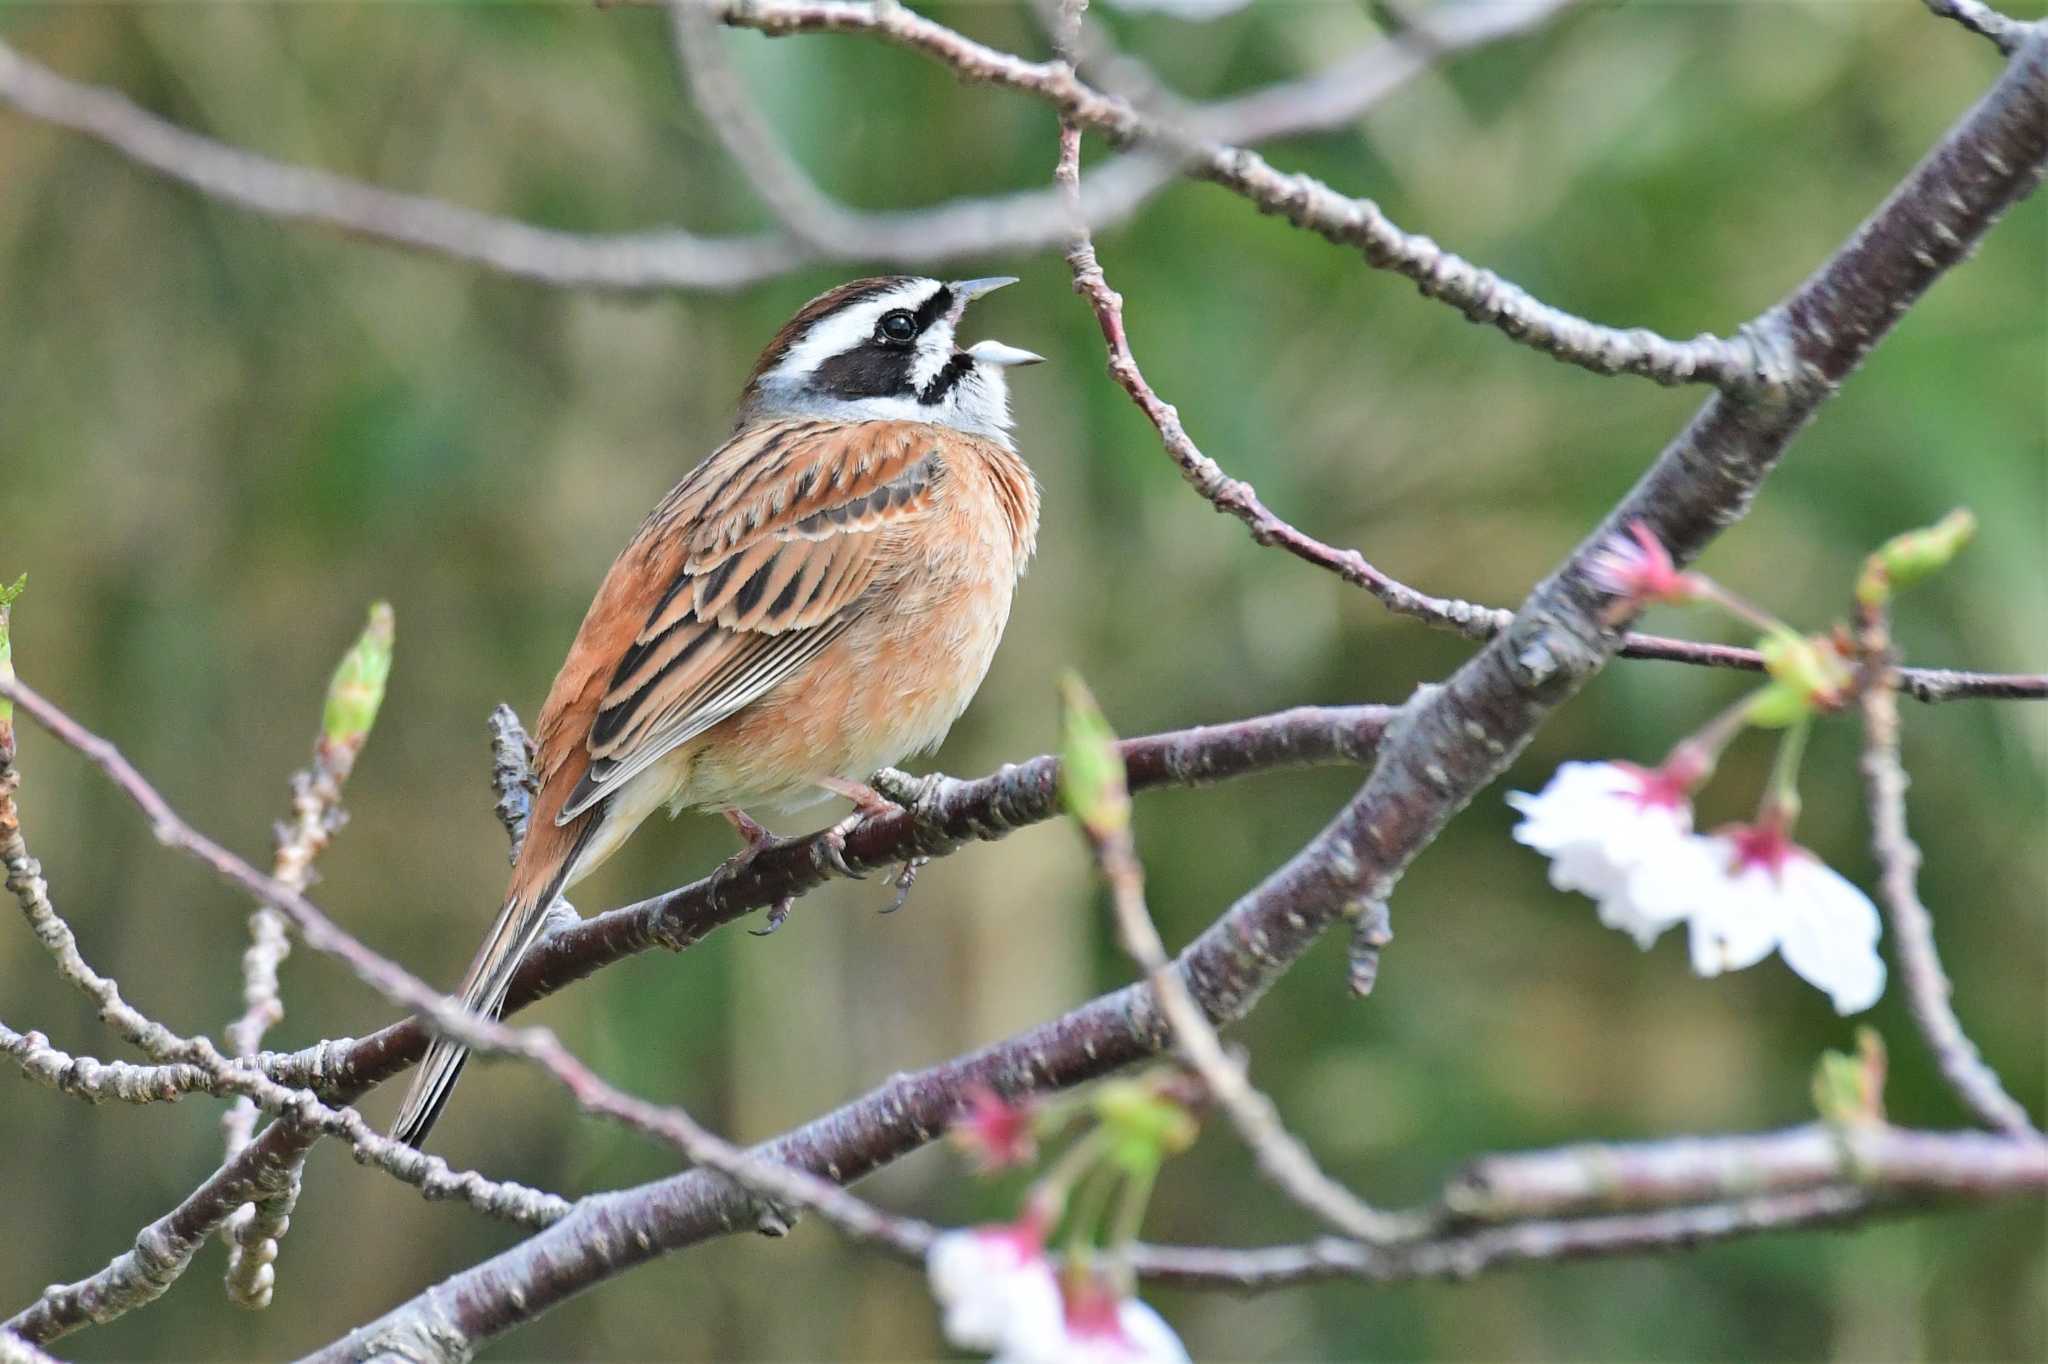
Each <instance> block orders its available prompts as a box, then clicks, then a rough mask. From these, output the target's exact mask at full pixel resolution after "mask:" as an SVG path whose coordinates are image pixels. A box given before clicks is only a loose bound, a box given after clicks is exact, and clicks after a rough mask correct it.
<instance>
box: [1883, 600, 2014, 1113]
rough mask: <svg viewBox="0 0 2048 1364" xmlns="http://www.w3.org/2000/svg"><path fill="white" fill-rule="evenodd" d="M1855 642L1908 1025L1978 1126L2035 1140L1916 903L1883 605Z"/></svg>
mask: <svg viewBox="0 0 2048 1364" xmlns="http://www.w3.org/2000/svg"><path fill="white" fill-rule="evenodd" d="M1858 628H1859V637H1860V638H1859V643H1860V645H1861V649H1862V653H1863V663H1864V669H1865V673H1866V681H1865V685H1864V686H1863V687H1862V688H1861V700H1860V704H1861V706H1862V709H1863V761H1862V768H1863V790H1864V796H1865V800H1866V802H1867V804H1868V805H1869V809H1870V846H1871V850H1872V852H1874V853H1875V854H1876V856H1877V866H1878V881H1877V887H1878V898H1879V899H1880V900H1882V901H1883V902H1884V907H1885V914H1886V916H1887V917H1888V918H1890V920H1891V925H1892V953H1893V955H1894V956H1895V957H1896V958H1897V959H1898V963H1899V975H1900V977H1901V979H1902V980H1903V982H1904V984H1905V988H1906V1004H1907V1008H1908V1009H1909V1011H1910V1012H1911V1013H1912V1015H1913V1024H1914V1026H1915V1027H1916V1028H1918V1029H1919V1031H1920V1036H1921V1037H1922V1038H1923V1039H1925V1041H1926V1043H1927V1047H1928V1050H1930V1051H1932V1052H1933V1053H1934V1059H1935V1063H1936V1064H1937V1065H1938V1066H1939V1067H1940V1069H1941V1074H1942V1077H1943V1078H1944V1079H1946V1080H1947V1081H1948V1086H1949V1088H1950V1089H1952V1090H1954V1091H1955V1094H1956V1097H1957V1098H1959V1099H1961V1100H1962V1102H1963V1106H1964V1107H1965V1108H1967V1109H1969V1110H1970V1112H1971V1113H1973V1114H1975V1115H1976V1117H1977V1119H1978V1120H1979V1121H1980V1122H1983V1123H1984V1124H1986V1125H1987V1126H1989V1127H1992V1128H1995V1129H1997V1130H1998V1131H2000V1132H2004V1133H2007V1134H2009V1135H2012V1136H2035V1135H2038V1133H2037V1132H2036V1129H2035V1127H2034V1124H2033V1123H2032V1121H2030V1120H2029V1119H2028V1117H2027V1110H2026V1109H2025V1108H2023V1107H2021V1106H2020V1103H2019V1101H2018V1100H2017V1099H2015V1098H2013V1097H2012V1095H2010V1094H2008V1093H2007V1092H2006V1090H2005V1086H2004V1085H2002V1084H2000V1083H1999V1080H1998V1073H1997V1072H1996V1071H1994V1070H1993V1069H1992V1068H1991V1067H1990V1066H1989V1065H1987V1064H1986V1063H1985V1061H1984V1058H1983V1057H1982V1056H1981V1055H1979V1054H1978V1051H1977V1046H1976V1044H1975V1043H1974V1042H1972V1041H1971V1040H1970V1036H1969V1034H1968V1033H1966V1032H1965V1031H1964V1030H1963V1024H1962V1020H1961V1019H1959V1018H1958V1017H1956V1011H1955V1006H1954V1004H1953V1003H1951V1002H1950V999H1949V995H1950V986H1949V981H1948V973H1947V972H1945V971H1944V970H1942V966H1941V953H1940V952H1939V950H1937V949H1936V947H1935V945H1934V916H1933V915H1932V914H1930V913H1928V911H1927V906H1926V905H1925V904H1924V903H1923V902H1922V901H1921V899H1920V891H1919V887H1918V884H1917V881H1918V873H1919V869H1920V849H1919V846H1918V845H1917V844H1915V843H1914V842H1913V836H1912V834H1911V833H1909V832H1908V831H1907V827H1906V769H1905V765H1904V764H1903V763H1901V762H1900V760H1899V701H1898V693H1897V690H1896V682H1895V681H1894V678H1895V675H1896V674H1895V670H1894V667H1893V657H1892V641H1891V621H1890V616H1889V612H1888V611H1887V610H1886V608H1885V607H1883V606H1881V605H1866V606H1863V607H1861V608H1860V620H1859V623H1858Z"/></svg>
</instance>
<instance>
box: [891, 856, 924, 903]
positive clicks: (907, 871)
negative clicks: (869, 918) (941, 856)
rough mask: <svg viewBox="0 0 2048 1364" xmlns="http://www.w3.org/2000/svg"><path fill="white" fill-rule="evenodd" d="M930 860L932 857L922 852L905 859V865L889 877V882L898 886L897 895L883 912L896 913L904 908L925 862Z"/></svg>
mask: <svg viewBox="0 0 2048 1364" xmlns="http://www.w3.org/2000/svg"><path fill="white" fill-rule="evenodd" d="M929 861H931V859H930V858H929V857H926V856H924V855H923V854H922V853H920V854H918V855H917V856H915V857H910V858H906V859H904V862H903V865H902V866H900V867H898V868H897V869H896V874H895V875H894V876H893V877H891V878H889V883H890V884H891V885H893V886H895V887H896V896H895V898H894V899H892V900H890V901H889V903H888V905H887V906H886V907H885V908H884V909H883V910H882V913H884V914H894V913H895V912H896V911H897V910H899V909H901V908H903V905H904V902H905V901H907V900H909V899H910V888H911V887H912V886H914V885H916V884H917V874H918V873H919V872H920V871H922V870H924V864H925V863H927V862H929Z"/></svg>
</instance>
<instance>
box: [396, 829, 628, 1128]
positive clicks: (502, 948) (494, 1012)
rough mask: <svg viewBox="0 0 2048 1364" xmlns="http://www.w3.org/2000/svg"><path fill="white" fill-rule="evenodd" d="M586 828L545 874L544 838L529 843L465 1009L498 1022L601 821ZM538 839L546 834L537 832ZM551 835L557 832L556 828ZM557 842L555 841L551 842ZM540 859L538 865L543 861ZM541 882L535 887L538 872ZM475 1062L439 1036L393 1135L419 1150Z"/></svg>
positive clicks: (465, 995) (467, 991) (475, 964)
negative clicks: (531, 862)
mask: <svg viewBox="0 0 2048 1364" xmlns="http://www.w3.org/2000/svg"><path fill="white" fill-rule="evenodd" d="M537 822H538V821H536V823H537ZM579 823H580V825H581V827H580V828H575V827H573V826H572V829H571V830H565V831H564V832H568V833H572V837H571V838H570V839H569V840H568V841H567V842H568V846H567V849H566V853H565V855H561V856H558V857H548V858H546V861H548V862H551V863H552V864H553V865H552V866H549V867H546V868H545V869H543V868H542V867H540V866H535V867H531V868H530V867H529V866H528V862H527V856H526V855H525V854H527V853H538V854H542V856H545V853H544V851H543V850H542V849H540V848H537V847H535V846H534V845H535V843H536V842H538V841H539V840H538V839H534V838H529V840H528V845H527V848H526V849H525V850H524V851H523V853H522V856H521V857H520V859H519V862H520V864H519V866H518V867H517V868H516V869H515V870H514V871H513V873H512V888H511V890H510V891H509V892H508V893H507V896H506V899H505V904H504V907H503V908H502V909H500V910H499V911H498V918H497V922H496V923H494V924H492V925H491V931H490V934H489V936H487V937H486V938H485V939H484V944H483V946H482V947H480V948H478V949H477V954H476V960H474V961H472V962H471V963H470V965H469V974H468V976H466V977H465V978H464V979H463V982H462V990H461V992H460V997H461V1000H462V1005H463V1007H464V1008H466V1009H468V1010H469V1011H470V1012H471V1013H478V1014H482V1015H484V1016H485V1017H486V1018H493V1019H494V1018H496V1017H498V1015H499V1013H500V1012H502V1011H503V1009H504V1007H505V993H506V991H507V990H508V989H510V988H511V985H512V977H513V975H514V974H515V973H516V972H517V971H518V970H519V963H520V961H521V960H523V959H524V958H525V956H526V954H527V952H528V951H529V950H530V949H531V948H532V947H533V944H534V943H535V941H536V940H538V939H539V937H540V931H541V927H542V925H544V924H545V923H546V922H547V917H548V910H549V909H551V908H553V906H554V903H555V898H556V897H557V896H559V895H560V894H561V893H562V890H563V888H564V886H565V885H566V884H567V883H568V880H569V875H570V872H571V871H572V870H573V869H574V867H575V865H576V859H577V856H578V854H579V853H581V852H582V850H583V846H584V843H585V841H586V840H587V838H588V836H589V833H590V831H591V830H592V829H594V828H595V827H596V824H597V821H596V820H594V819H586V820H582V821H579ZM534 832H535V833H536V834H538V833H540V832H541V831H540V830H539V829H535V830H534ZM548 832H550V833H552V832H553V830H552V829H550V830H548ZM550 841H553V840H550ZM540 860H541V859H540V858H538V857H537V858H536V861H540ZM536 872H538V873H539V874H540V879H539V881H538V883H537V884H536V883H535V879H534V875H533V873H536ZM468 1059H469V1048H467V1047H465V1046H463V1045H462V1044H461V1043H459V1042H454V1041H450V1040H449V1039H448V1038H445V1037H437V1038H435V1039H434V1040H433V1041H432V1042H431V1043H429V1044H428V1046H427V1054H426V1057H425V1059H423V1060H422V1061H421V1062H420V1068H419V1071H418V1073H417V1074H416V1075H414V1076H413V1082H412V1088H411V1089H410V1090H408V1091H407V1092H406V1096H405V1103H404V1104H403V1105H401V1106H400V1108H399V1110H398V1120H397V1122H395V1123H394V1124H393V1125H392V1128H391V1135H392V1137H393V1138H394V1139H395V1140H398V1141H402V1142H404V1143H405V1144H406V1145H407V1146H414V1147H416V1146H418V1145H419V1144H420V1143H421V1142H423V1141H425V1140H426V1138H427V1132H428V1131H429V1130H430V1129H431V1128H432V1127H433V1125H434V1121H435V1119H437V1118H439V1117H440V1116H441V1109H442V1107H443V1106H445V1105H446V1104H447V1102H448V1096H449V1094H451V1093H452V1092H454V1089H455V1082H456V1080H458V1079H460V1078H461V1076H462V1066H463V1063H464V1062H465V1061H467V1060H468Z"/></svg>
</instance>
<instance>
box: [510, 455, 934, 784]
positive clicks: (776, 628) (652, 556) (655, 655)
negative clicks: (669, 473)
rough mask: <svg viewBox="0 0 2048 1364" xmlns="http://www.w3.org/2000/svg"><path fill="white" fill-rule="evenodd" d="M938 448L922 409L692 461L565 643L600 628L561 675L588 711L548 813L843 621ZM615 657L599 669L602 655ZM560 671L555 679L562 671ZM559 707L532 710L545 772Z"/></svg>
mask: <svg viewBox="0 0 2048 1364" xmlns="http://www.w3.org/2000/svg"><path fill="white" fill-rule="evenodd" d="M942 449H943V440H942V435H941V433H940V432H939V431H937V430H936V429H934V428H933V427H930V426H926V425H923V424H921V423H917V422H859V423H837V422H778V423H773V424H770V425H766V426H762V427H755V428H750V429H749V430H747V431H744V432H742V433H740V434H739V435H737V436H735V437H734V438H733V439H732V440H731V441H729V442H727V443H726V444H725V445H724V446H723V447H722V448H720V449H719V450H718V451H717V452H715V453H714V454H713V455H712V456H711V457H710V458H709V459H707V460H705V461H704V462H703V463H702V464H700V465H698V466H697V468H695V469H694V470H692V471H691V472H690V473H689V474H688V475H687V476H686V477H685V478H684V479H683V481H682V482H681V483H680V484H678V485H677V486H676V489H675V491H673V492H671V493H670V494H669V496H668V498H667V499H666V500H665V501H663V503H662V504H661V506H659V507H657V508H656V509H655V511H654V513H653V514H652V515H651V516H649V517H648V519H647V521H646V523H645V524H644V525H643V526H642V527H641V529H640V533H639V534H638V535H636V536H635V537H634V540H633V543H632V544H630V545H629V546H627V548H626V550H625V552H624V553H623V554H621V555H620V556H619V560H618V562H617V563H615V564H614V565H613V566H612V571H611V573H610V575H609V576H608V577H607V578H606V580H605V584H604V587H603V588H601V589H600V590H599V592H598V598H597V600H596V601H595V602H593V603H592V605H591V609H590V615H589V616H588V617H586V618H585V620H584V625H583V630H582V632H581V633H579V635H578V637H577V642H576V645H575V646H572V648H571V651H570V653H571V658H572V660H573V659H575V658H576V657H577V655H578V653H579V652H580V651H585V645H586V638H585V637H586V636H592V635H593V634H594V633H595V634H597V635H601V636H603V637H602V638H591V639H589V640H588V641H587V642H588V645H589V650H588V652H591V653H592V654H593V661H592V662H591V663H589V664H586V666H585V668H584V669H583V670H582V671H583V673H584V674H585V675H584V676H583V677H582V678H579V679H574V681H576V682H578V683H580V685H575V686H572V687H571V689H570V690H572V691H574V692H576V693H578V694H580V696H581V697H582V698H583V701H584V704H582V705H575V706H572V707H570V709H572V710H574V711H580V712H582V713H583V714H584V715H587V716H588V726H587V729H586V730H585V731H584V733H583V735H582V737H581V743H582V746H583V748H584V750H585V752H584V754H583V755H580V756H586V757H587V765H586V766H585V769H584V771H583V773H582V776H581V777H580V779H579V780H578V781H577V782H576V785H575V787H574V789H573V790H572V791H571V792H570V793H569V796H568V798H567V800H566V801H565V803H564V804H563V805H562V807H561V809H560V810H559V811H558V812H557V813H556V815H555V820H556V822H557V823H558V824H566V823H567V822H568V821H569V820H571V819H574V818H575V817H576V816H577V815H578V814H580V813H582V812H583V811H584V810H587V809H589V808H590V807H591V806H592V805H593V804H595V803H596V802H597V801H599V800H601V799H603V798H604V797H605V796H606V795H607V794H609V793H610V792H611V791H613V790H615V789H617V788H618V786H619V785H620V784H621V783H623V782H625V781H627V780H629V779H630V778H632V777H633V776H634V775H635V774H636V773H638V772H641V771H643V770H644V769H645V768H646V767H647V766H648V765H649V764H650V763H653V762H654V761H655V760H656V759H658V758H660V757H661V756H662V755H663V754H665V753H667V752H669V751H670V750H671V749H673V748H674V747H675V746H676V745H678V744H681V743H685V742H687V741H688V740H690V739H692V738H694V737H696V736H697V735H699V734H701V733H703V732H704V731H705V730H707V729H709V728H711V726H713V725H715V724H717V723H718V722H719V721H721V720H723V719H725V718H726V717H728V716H730V715H732V714H734V713H735V712H737V711H738V710H740V709H741V708H742V707H744V706H746V705H747V704H749V703H750V702H752V701H754V700H756V699H757V698H759V697H760V696H762V695H763V694H765V693H766V692H767V691H768V690H769V689H770V688H772V687H774V686H775V685H776V684H777V683H779V682H781V681H782V680H783V679H785V678H787V677H788V676H790V675H791V674H792V673H793V672H795V671H796V670H797V669H798V668H800V667H802V666H803V665H804V664H805V663H806V662H808V661H809V660H810V659H811V658H813V657H815V656H816V655H817V653H818V652H819V650H821V649H823V648H824V647H825V646H826V645H827V644H829V643H830V642H831V641H832V640H833V639H834V638H836V637H837V636H838V635H839V634H840V633H841V632H842V631H844V630H845V629H846V628H847V627H848V626H849V625H851V624H852V623H853V621H854V620H856V619H857V618H858V617H859V615H860V614H861V612H862V611H863V610H865V609H866V607H865V606H864V605H863V602H862V594H863V593H864V592H865V591H866V590H867V588H868V587H869V586H870V584H872V583H873V582H874V581H875V580H876V578H877V576H878V574H881V573H882V572H884V571H885V568H886V564H887V562H888V560H889V557H890V556H889V553H888V548H889V545H890V544H891V542H892V532H895V533H899V534H900V533H902V532H904V531H906V530H907V529H908V528H909V526H910V525H911V524H912V523H913V522H914V521H916V520H918V519H920V518H921V517H922V516H923V515H924V514H925V513H926V512H927V511H928V509H929V508H930V506H931V504H932V497H933V494H934V490H935V489H936V487H937V485H938V484H939V482H940V481H941V480H942V479H943V477H944V475H945V462H944V456H943V453H942ZM629 629H630V630H631V633H630V635H629V634H628V633H627V631H628V630H629ZM610 658H616V659H617V660H618V661H617V663H616V665H614V666H612V667H611V668H610V670H609V673H608V674H607V673H605V672H604V671H603V668H602V664H601V662H600V661H598V660H603V659H610ZM563 672H564V677H563V678H559V679H557V682H556V691H557V692H558V693H561V692H562V691H563V689H564V688H563V683H564V682H565V681H571V680H572V679H570V678H569V677H568V674H569V673H570V667H569V666H567V665H565V667H564V669H563ZM600 677H601V678H602V679H603V680H602V684H601V690H600V687H599V685H598V679H599V678H600ZM556 700H557V698H556V697H553V696H551V697H550V698H549V709H550V711H553V710H554V709H556V704H555V703H556ZM592 700H594V701H595V705H594V706H592V705H590V704H589V702H590V701H592ZM555 718H556V717H554V716H548V717H544V718H543V722H542V728H543V731H544V732H543V734H542V736H541V738H542V745H543V749H544V752H543V768H544V774H543V775H544V776H545V775H546V772H545V769H546V767H547V766H548V764H547V762H546V758H547V757H548V756H549V755H548V754H547V753H546V752H545V750H546V748H548V747H549V739H550V737H551V736H550V735H549V734H548V733H547V732H546V731H547V730H548V729H549V728H550V726H549V724H548V721H549V720H550V719H555ZM560 718H561V719H569V718H570V717H569V716H566V715H565V716H563V717H560ZM581 719H582V716H581V715H579V716H576V717H575V720H577V721H580V720H581ZM574 725H575V721H572V722H571V726H569V727H574ZM553 728H555V729H557V730H561V729H564V728H567V727H565V726H563V725H561V724H560V723H557V724H556V725H555V726H553ZM569 737H570V735H569V734H568V733H562V734H560V736H559V738H560V740H563V741H566V740H567V739H569ZM562 756H566V755H562Z"/></svg>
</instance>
